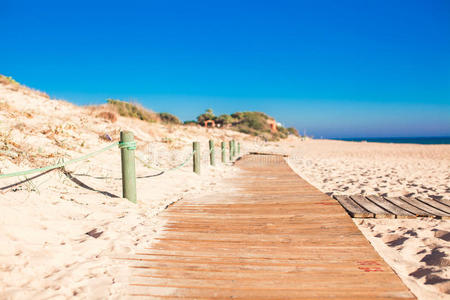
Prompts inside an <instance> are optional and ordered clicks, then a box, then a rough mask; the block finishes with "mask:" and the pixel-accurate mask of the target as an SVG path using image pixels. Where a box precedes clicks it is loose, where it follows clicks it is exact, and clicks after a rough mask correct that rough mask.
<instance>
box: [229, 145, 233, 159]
mask: <svg viewBox="0 0 450 300" xmlns="http://www.w3.org/2000/svg"><path fill="white" fill-rule="evenodd" d="M228 152H229V154H230V155H229V156H230V161H233V142H232V141H229V142H228Z"/></svg>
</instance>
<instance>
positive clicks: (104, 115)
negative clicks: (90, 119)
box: [96, 111, 117, 123]
mask: <svg viewBox="0 0 450 300" xmlns="http://www.w3.org/2000/svg"><path fill="white" fill-rule="evenodd" d="M96 117H97V118H101V119H104V120H107V121H110V122H111V123H114V122H116V121H117V115H116V114H115V113H113V112H112V111H102V112H99V113H98V114H97V115H96Z"/></svg>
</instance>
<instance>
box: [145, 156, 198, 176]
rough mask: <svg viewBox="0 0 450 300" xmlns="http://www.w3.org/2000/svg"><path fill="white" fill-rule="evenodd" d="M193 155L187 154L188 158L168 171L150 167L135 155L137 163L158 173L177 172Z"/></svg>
mask: <svg viewBox="0 0 450 300" xmlns="http://www.w3.org/2000/svg"><path fill="white" fill-rule="evenodd" d="M194 154H195V151H192V152H191V154H189V156H188V157H187V158H186V159H185V160H183V162H181V163H180V164H178V165H176V166H175V167H172V168H169V169H160V168H155V167H153V166H151V165H150V164H149V163H148V162H146V161H144V160H143V159H142V158H140V157H139V156H137V155H136V159H137V160H138V161H140V162H141V163H142V164H143V165H144V166H145V167H147V168H149V169H152V170H155V171H159V172H164V173H167V172H170V171H175V170H178V169H180V168H181V167H183V166H184V165H185V164H186V163H187V162H188V161H189V160H190V159H191V158H192V156H193V155H194Z"/></svg>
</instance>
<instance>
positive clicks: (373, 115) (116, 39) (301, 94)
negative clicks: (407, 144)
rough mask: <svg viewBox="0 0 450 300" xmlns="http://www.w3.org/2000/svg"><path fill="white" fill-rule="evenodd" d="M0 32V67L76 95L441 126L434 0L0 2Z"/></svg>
mask: <svg viewBox="0 0 450 300" xmlns="http://www.w3.org/2000/svg"><path fill="white" fill-rule="evenodd" d="M0 28H2V32H1V35H0V73H1V74H5V75H10V76H13V77H14V78H15V79H17V80H18V81H19V82H22V83H24V84H26V85H28V86H31V87H34V88H37V89H40V90H43V91H46V92H48V93H49V94H50V95H51V96H52V97H58V98H63V99H67V100H69V101H72V102H75V103H78V104H94V103H103V102H104V101H105V99H106V98H109V97H112V98H120V99H124V100H133V101H138V102H141V103H142V104H143V105H144V106H146V107H148V108H151V109H153V110H155V111H167V112H171V113H174V114H175V115H177V116H179V117H180V118H181V119H183V120H189V119H194V118H195V117H196V116H197V115H198V114H199V113H201V112H203V111H204V110H205V109H207V108H212V109H213V110H214V111H215V112H216V114H222V113H231V112H234V111H247V110H257V111H263V112H266V113H268V114H269V115H272V116H274V117H275V118H276V119H277V120H279V121H281V122H282V123H283V124H284V125H285V126H295V127H296V128H298V129H299V130H300V131H303V129H306V131H307V133H309V134H312V135H314V136H316V137H320V136H324V137H386V136H445V135H446V136H450V1H448V0H441V1H438V0H423V1H415V0H405V1H395V0H386V1H383V0H373V1H370V0H367V1H366V0H354V1H346V0H339V1H336V0H328V1H322V0H314V1H313V0H311V1H300V0H297V1H282V0H278V1H243V0H241V1H230V0H228V1H194V0H192V1H185V0H184V1H170V0H167V1H165V0H160V1H132V0H129V1H94V0H91V1H61V0H59V1H45V0H42V1H21V0H0ZM0 97H1V95H0Z"/></svg>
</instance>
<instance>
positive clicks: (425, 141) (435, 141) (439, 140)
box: [333, 136, 450, 145]
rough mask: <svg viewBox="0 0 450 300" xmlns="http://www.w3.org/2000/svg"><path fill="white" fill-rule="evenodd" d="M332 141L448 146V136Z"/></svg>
mask: <svg viewBox="0 0 450 300" xmlns="http://www.w3.org/2000/svg"><path fill="white" fill-rule="evenodd" d="M333 140H341V141H354V142H369V143H399V144H422V145H441V144H450V136H445V137H389V138H345V139H344V138H343V139H333Z"/></svg>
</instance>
